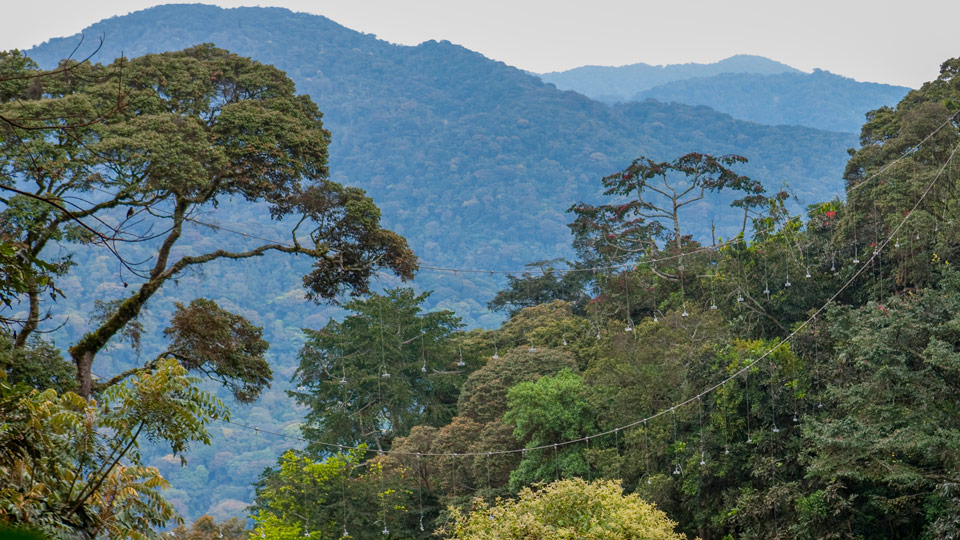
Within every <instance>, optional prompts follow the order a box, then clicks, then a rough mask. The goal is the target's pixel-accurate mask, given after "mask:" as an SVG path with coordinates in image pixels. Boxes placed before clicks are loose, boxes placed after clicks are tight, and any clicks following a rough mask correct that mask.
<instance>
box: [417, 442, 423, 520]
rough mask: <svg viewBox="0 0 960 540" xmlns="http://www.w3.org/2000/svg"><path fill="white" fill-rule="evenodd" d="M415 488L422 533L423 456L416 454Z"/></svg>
mask: <svg viewBox="0 0 960 540" xmlns="http://www.w3.org/2000/svg"><path fill="white" fill-rule="evenodd" d="M417 487H418V490H417V491H418V493H419V497H420V532H423V456H422V455H421V454H420V452H417Z"/></svg>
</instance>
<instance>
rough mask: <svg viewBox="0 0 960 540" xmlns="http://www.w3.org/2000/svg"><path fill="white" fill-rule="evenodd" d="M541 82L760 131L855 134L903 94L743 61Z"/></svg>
mask: <svg viewBox="0 0 960 540" xmlns="http://www.w3.org/2000/svg"><path fill="white" fill-rule="evenodd" d="M540 78H541V79H543V80H544V81H546V82H549V83H553V84H555V85H556V86H557V88H561V89H564V90H574V91H577V92H580V93H582V94H584V95H585V96H589V97H591V98H593V99H597V100H600V101H604V102H608V103H623V102H629V101H644V100H647V99H655V100H658V101H662V102H676V103H683V104H687V105H706V106H708V107H710V108H712V109H715V110H717V111H720V112H724V113H727V114H729V115H731V116H733V117H734V118H738V119H741V120H749V121H751V122H758V123H761V124H767V125H794V126H806V127H811V128H816V129H825V130H830V131H846V132H857V131H859V130H860V125H861V124H862V123H863V121H864V115H865V114H866V113H867V112H868V111H872V110H874V109H878V108H880V107H883V106H892V105H894V104H895V103H897V102H898V101H899V100H900V99H901V98H902V97H903V96H904V95H906V93H907V91H908V90H909V88H905V87H902V86H894V85H889V84H880V83H872V82H860V81H856V80H854V79H851V78H848V77H843V76H841V75H836V74H833V73H830V72H828V71H823V70H819V69H815V70H813V72H812V73H804V72H802V71H799V70H796V69H793V68H791V67H789V66H787V65H785V64H780V63H779V62H774V61H772V60H768V59H766V58H763V57H754V56H746V55H738V56H733V57H731V58H728V59H726V60H722V61H720V62H716V63H713V64H676V65H667V66H650V65H647V64H633V65H629V66H620V67H601V66H584V67H580V68H575V69H571V70H568V71H562V72H555V73H545V74H543V75H541V76H540Z"/></svg>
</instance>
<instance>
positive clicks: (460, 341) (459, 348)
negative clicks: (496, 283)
mask: <svg viewBox="0 0 960 540" xmlns="http://www.w3.org/2000/svg"><path fill="white" fill-rule="evenodd" d="M460 301H461V302H462V301H463V277H461V278H460ZM466 365H467V363H466V362H464V361H463V331H462V330H459V331H457V367H458V368H462V367H464V366H466Z"/></svg>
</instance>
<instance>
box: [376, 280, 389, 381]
mask: <svg viewBox="0 0 960 540" xmlns="http://www.w3.org/2000/svg"><path fill="white" fill-rule="evenodd" d="M380 300H381V302H382V301H383V297H382V296H381V297H380ZM377 311H378V313H379V317H380V378H381V379H389V378H390V372H388V371H387V354H386V349H385V348H384V342H383V304H382V303H378V304H377Z"/></svg>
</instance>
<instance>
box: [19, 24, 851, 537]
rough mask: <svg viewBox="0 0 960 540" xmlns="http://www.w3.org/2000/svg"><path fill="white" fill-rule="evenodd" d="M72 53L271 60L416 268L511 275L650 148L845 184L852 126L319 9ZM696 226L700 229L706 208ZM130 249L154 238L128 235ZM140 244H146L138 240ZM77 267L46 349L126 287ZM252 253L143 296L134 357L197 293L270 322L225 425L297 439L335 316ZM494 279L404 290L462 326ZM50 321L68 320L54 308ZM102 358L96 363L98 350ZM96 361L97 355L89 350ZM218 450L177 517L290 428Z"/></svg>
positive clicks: (115, 27)
mask: <svg viewBox="0 0 960 540" xmlns="http://www.w3.org/2000/svg"><path fill="white" fill-rule="evenodd" d="M84 32H85V33H86V35H87V36H88V37H87V40H86V43H85V44H84V47H83V48H82V49H81V51H80V52H79V53H78V56H83V55H84V54H85V51H88V50H90V49H91V48H92V47H93V46H94V45H95V43H93V42H95V41H96V39H95V37H96V36H100V35H103V36H105V38H106V42H105V45H104V48H103V50H102V51H101V53H100V55H99V56H98V60H100V61H103V62H109V61H111V60H112V59H113V58H115V57H117V56H119V55H120V53H121V51H123V53H124V54H126V55H127V56H136V55H141V54H144V53H147V52H160V51H165V50H175V49H182V48H184V47H188V46H190V45H193V44H197V43H203V42H213V43H216V44H217V45H218V46H220V47H224V48H227V49H230V50H232V51H235V52H237V53H239V54H243V55H247V56H252V57H254V58H256V59H258V60H260V61H263V62H267V63H271V64H275V65H277V66H278V67H280V68H281V69H284V70H286V71H287V73H288V74H289V75H290V76H291V77H292V78H293V79H294V81H296V83H297V87H298V91H300V92H303V93H308V94H310V95H311V96H312V98H313V99H314V100H315V101H316V102H317V103H318V104H319V106H320V109H321V110H322V111H323V112H324V121H325V123H326V125H327V127H328V128H329V129H330V130H331V132H332V133H333V144H332V146H331V164H330V169H331V171H332V176H333V177H334V178H335V179H336V180H338V181H341V182H344V183H348V184H351V185H357V186H361V187H363V188H365V189H367V190H368V192H369V193H371V194H372V195H373V197H374V198H375V200H376V201H377V204H378V205H379V206H380V207H381V208H382V209H383V214H384V221H385V222H386V224H387V225H388V226H389V227H391V228H393V229H395V230H397V231H398V232H400V233H402V234H404V235H405V236H406V237H407V238H408V239H409V240H410V242H411V244H412V246H413V247H414V249H415V250H416V252H417V253H418V254H419V255H420V256H421V257H422V259H423V260H424V262H425V263H427V264H430V263H432V264H438V265H442V266H447V267H458V268H464V267H480V268H494V269H501V268H507V269H513V268H518V267H521V266H522V265H523V264H524V263H526V262H529V261H532V260H536V259H545V258H553V257H557V256H563V255H568V254H569V253H570V251H569V244H570V242H569V236H568V233H567V228H566V226H565V224H566V223H567V222H568V221H569V217H568V216H567V215H566V214H565V210H566V209H567V208H568V207H569V206H570V205H571V204H573V203H574V202H576V201H577V200H579V199H591V198H593V197H595V196H596V194H597V193H598V191H599V190H598V189H597V188H598V183H599V178H600V177H602V176H604V175H606V174H609V173H611V172H614V171H616V170H618V169H620V168H623V167H625V166H626V165H628V164H629V162H630V160H632V159H633V158H635V157H637V156H639V155H641V154H646V155H648V156H651V157H653V158H656V159H672V158H673V157H676V156H677V155H680V154H683V153H687V152H691V151H701V152H713V153H730V152H735V153H739V154H743V155H745V156H747V157H748V158H750V159H751V164H750V166H749V167H747V168H745V169H744V170H745V172H748V173H749V174H752V175H754V176H756V177H758V178H761V179H764V180H766V181H768V182H769V183H770V184H772V185H773V187H779V185H780V184H781V182H786V183H788V184H789V185H790V186H791V187H792V188H793V189H794V190H795V191H796V192H797V193H798V194H799V195H801V196H802V197H803V200H804V201H805V202H813V201H815V200H819V199H823V198H830V197H832V196H833V194H834V193H836V192H837V191H839V190H840V186H841V181H840V178H841V172H842V169H843V166H844V163H845V161H846V157H847V155H846V149H847V148H848V147H851V146H854V145H855V144H856V137H855V136H854V135H852V134H843V133H831V132H824V131H817V130H814V129H808V128H796V127H769V126H761V125H758V124H755V123H751V122H744V121H738V120H735V119H733V118H732V117H730V116H729V115H726V114H722V113H718V112H716V111H713V110H711V109H709V108H707V107H693V106H687V105H678V104H664V103H659V102H642V103H630V104H625V105H620V106H616V107H610V106H607V105H605V104H603V103H600V102H597V101H593V100H591V99H589V98H587V97H585V96H583V95H581V94H578V93H575V92H566V91H561V90H558V89H556V88H554V87H552V86H550V85H547V84H545V83H543V82H542V81H541V80H540V79H538V78H537V77H534V76H531V75H529V74H526V73H524V72H522V71H521V70H518V69H515V68H513V67H510V66H507V65H505V64H503V63H500V62H494V61H491V60H489V59H487V58H484V57H483V56H482V55H480V54H477V53H475V52H472V51H469V50H466V49H464V48H462V47H459V46H456V45H452V44H450V43H446V42H440V43H437V42H427V43H423V44H421V45H419V46H417V47H406V46H398V45H393V44H389V43H386V42H384V41H380V40H377V39H376V38H375V37H374V36H372V35H365V34H361V33H358V32H354V31H352V30H349V29H346V28H344V27H342V26H339V25H337V24H335V23H333V22H332V21H330V20H328V19H325V18H323V17H319V16H313V15H305V14H295V13H292V12H289V11H286V10H282V9H275V8H238V9H229V10H224V9H220V8H216V7H211V6H201V5H177V6H161V7H156V8H152V9H149V10H145V11H140V12H137V13H134V14H131V15H128V16H124V17H115V18H112V19H108V20H105V21H102V22H100V23H97V24H95V25H93V26H92V27H90V28H88V29H86V30H85V31H84ZM78 39H79V37H78V36H73V37H70V38H62V39H55V40H51V41H49V42H47V43H44V44H43V45H41V46H39V47H37V48H35V49H33V50H31V51H29V52H28V54H30V55H31V56H32V57H33V58H35V59H36V60H37V61H39V62H40V63H41V64H43V65H46V66H51V65H54V64H55V63H56V61H57V60H58V59H59V58H61V57H63V56H65V55H67V54H69V52H70V51H71V50H72V49H73V48H74V46H75V45H76V43H77V41H78ZM723 200H724V199H723V198H713V199H711V200H710V201H705V202H704V203H703V204H701V205H700V206H698V207H697V208H695V209H691V212H692V214H691V216H692V217H712V218H715V219H716V220H717V221H718V224H719V225H720V226H721V232H722V231H723V227H724V226H725V224H726V226H727V227H728V228H729V226H731V225H732V223H733V222H734V221H736V218H730V217H728V216H727V215H726V214H724V213H723V208H722V206H718V204H722V203H723ZM239 208H243V207H242V206H240V205H231V203H229V202H225V203H224V204H223V205H222V207H221V209H220V210H219V211H218V212H217V213H215V214H214V215H212V216H208V217H207V219H208V220H210V221H216V222H219V223H221V224H222V225H224V226H228V227H231V228H233V229H239V230H247V231H256V233H257V234H258V235H262V236H269V237H273V238H277V237H278V235H279V231H278V230H276V229H274V228H272V227H271V225H270V224H269V223H263V222H258V221H254V220H253V218H252V217H251V216H248V215H244V214H243V213H240V212H237V211H236V210H237V209H239ZM696 223H697V226H698V227H697V229H696V230H695V231H694V232H696V233H697V234H698V235H700V236H705V235H706V234H707V233H708V231H709V226H710V224H709V220H707V219H699V220H698V221H697V222H696ZM188 238H189V240H190V242H188V243H187V245H186V246H184V249H187V250H189V249H194V248H200V247H203V246H209V245H229V244H226V243H229V242H246V241H247V240H243V239H240V238H238V237H237V236H236V235H233V234H231V233H229V232H226V231H223V230H221V231H214V230H211V229H208V228H204V227H196V228H195V229H193V230H191V231H189V236H188ZM130 249H131V250H133V251H132V252H131V253H130V254H129V255H130V256H129V258H130V259H131V260H141V259H142V258H143V257H144V256H146V255H148V254H149V246H144V245H141V246H135V247H131V248H130ZM137 250H141V251H137ZM85 257H86V258H84V259H83V260H80V261H79V262H80V263H81V268H83V269H84V271H83V272H80V271H78V272H76V273H75V274H74V275H71V276H70V278H69V279H68V280H67V281H66V282H65V283H64V289H65V291H66V293H67V299H65V300H62V302H63V303H64V304H65V306H62V307H63V310H64V311H67V312H68V314H69V321H68V323H69V324H67V325H66V326H65V327H64V328H63V329H62V330H61V332H60V333H59V334H57V339H58V342H59V343H61V344H64V345H65V344H68V343H69V342H70V341H71V340H73V339H76V337H78V336H79V335H80V334H81V333H82V332H83V330H84V329H85V328H86V327H87V325H88V323H87V322H86V319H87V316H88V314H89V312H90V308H91V304H92V302H93V298H114V297H119V296H120V295H122V294H123V292H124V289H123V288H122V286H120V285H119V284H118V280H117V274H116V272H117V264H116V261H113V260H112V259H111V258H110V257H109V255H108V254H106V253H105V252H102V253H97V254H94V255H86V256H85ZM299 264H300V265H301V266H298V263H296V262H295V261H291V260H282V261H276V260H272V261H271V260H262V261H244V262H237V263H225V264H220V265H216V266H211V267H209V268H205V269H204V271H203V273H202V274H201V273H196V274H191V275H187V276H184V277H183V278H182V279H180V280H179V282H178V283H177V284H173V285H171V286H168V287H165V288H164V290H163V291H162V294H160V295H158V296H157V297H155V298H154V299H153V300H152V301H151V303H150V305H149V306H148V308H149V310H148V313H147V314H146V316H145V318H146V320H145V323H146V325H147V334H146V335H147V340H146V341H145V343H144V353H143V355H144V357H151V354H156V352H158V351H160V350H163V349H162V348H161V347H162V343H160V342H159V341H158V338H157V336H158V335H159V334H160V330H162V328H163V327H164V326H165V325H166V322H165V321H166V319H167V317H168V316H169V314H170V313H171V311H172V305H173V302H174V301H185V300H189V299H190V298H192V297H193V296H197V295H203V296H207V297H210V298H213V299H214V300H216V301H218V302H221V303H222V305H224V307H227V308H228V309H231V310H234V311H237V312H240V313H243V314H244V315H245V316H247V317H248V318H250V319H251V320H253V322H255V323H256V324H258V325H262V326H264V327H265V334H266V337H267V338H268V339H269V340H270V341H271V343H272V344H273V345H272V347H271V361H272V363H273V365H274V366H275V370H276V371H277V384H276V385H275V386H274V388H273V389H271V390H270V391H269V392H268V393H267V394H266V395H265V396H264V398H263V399H262V400H261V402H259V403H258V404H256V405H254V406H252V407H238V408H236V410H235V414H234V418H235V419H237V420H239V421H241V422H246V423H249V424H253V425H258V426H259V427H261V428H266V429H271V430H274V431H282V430H286V432H287V433H291V434H295V433H296V422H297V420H298V418H299V417H300V415H299V412H298V411H296V410H294V409H293V408H292V407H291V406H290V402H289V401H287V400H286V398H285V396H284V394H283V390H284V388H286V384H287V381H288V380H289V376H290V374H291V372H292V369H293V366H294V365H295V364H296V357H295V352H296V350H297V348H298V347H299V343H300V340H301V339H302V336H301V334H300V332H299V329H300V328H303V327H312V328H317V327H319V326H321V325H322V324H323V323H324V322H325V321H326V319H327V317H328V316H329V315H331V314H332V313H334V311H333V310H330V309H321V308H318V307H317V306H314V305H311V304H308V303H307V302H305V301H304V300H303V299H302V292H301V289H300V288H299V275H300V274H302V273H303V271H304V268H303V267H302V262H301V263H299ZM504 284H505V283H504V279H503V278H502V276H498V275H489V274H466V273H459V274H456V275H452V274H448V273H441V274H438V273H434V272H430V271H424V272H422V273H421V275H420V277H418V279H417V282H416V284H415V285H416V286H417V287H418V288H420V289H434V290H436V292H435V294H434V296H433V297H432V298H431V305H432V306H437V307H444V308H450V309H454V310H456V311H457V312H458V314H460V315H462V316H463V317H464V319H465V321H466V322H467V323H468V324H470V325H477V324H485V325H493V324H494V323H495V322H496V321H497V320H499V316H497V315H491V314H489V313H487V312H486V310H485V309H484V307H483V306H484V304H485V303H486V301H487V300H489V299H490V298H492V296H493V294H494V293H495V291H496V290H497V289H498V288H501V287H503V286H504ZM55 322H56V323H57V324H59V323H60V322H62V321H55ZM132 356H133V354H132V352H131V351H130V350H129V348H125V347H124V346H122V345H117V347H116V348H115V349H114V350H113V351H112V353H111V357H112V362H113V363H112V364H111V363H109V362H108V363H105V364H101V366H100V368H102V369H103V372H100V371H98V373H99V374H101V375H104V376H109V375H110V374H111V372H115V371H116V370H117V369H119V368H120V367H122V366H124V365H129V363H130V362H131V361H132ZM105 359H107V360H109V359H110V358H106V357H105ZM98 361H99V360H98ZM214 434H215V438H214V444H213V446H210V447H199V448H197V449H196V451H195V452H194V454H193V455H191V458H190V465H189V467H187V468H184V469H180V468H179V467H178V466H175V465H174V464H166V461H164V458H163V454H162V453H161V452H159V450H156V452H157V454H156V456H155V463H157V464H158V465H162V466H163V471H164V473H165V474H168V475H169V477H170V479H171V481H172V483H173V485H174V486H176V489H177V491H176V497H175V499H176V501H177V504H178V507H179V508H180V509H181V510H182V511H183V512H185V514H186V516H187V517H188V518H194V517H197V516H199V515H201V514H202V513H204V512H207V511H212V512H215V513H217V514H218V516H220V517H223V516H226V515H242V507H243V503H244V502H249V501H250V500H251V499H250V496H251V489H252V488H251V487H250V483H251V482H252V481H254V480H255V479H256V475H257V473H259V471H260V470H261V469H262V467H263V466H264V465H265V464H269V463H272V462H273V460H274V459H275V457H276V456H277V453H276V451H277V449H279V448H283V447H287V446H289V445H290V444H291V441H289V440H283V439H276V438H268V437H267V436H265V435H260V436H259V437H258V436H256V435H255V434H253V433H252V432H244V431H242V430H239V429H235V428H230V427H225V428H223V429H221V427H219V426H218V427H217V428H216V429H215V433H214Z"/></svg>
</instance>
